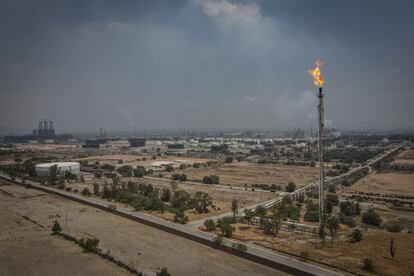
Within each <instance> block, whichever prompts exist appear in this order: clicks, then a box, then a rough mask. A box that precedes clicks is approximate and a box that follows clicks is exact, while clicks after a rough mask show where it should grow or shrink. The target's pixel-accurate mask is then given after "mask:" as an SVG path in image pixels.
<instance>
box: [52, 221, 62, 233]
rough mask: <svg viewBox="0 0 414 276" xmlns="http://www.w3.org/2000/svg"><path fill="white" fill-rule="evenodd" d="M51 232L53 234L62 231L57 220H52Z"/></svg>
mask: <svg viewBox="0 0 414 276" xmlns="http://www.w3.org/2000/svg"><path fill="white" fill-rule="evenodd" d="M52 232H53V234H55V235H56V234H59V233H60V232H62V228H61V227H60V224H59V222H58V221H57V220H55V221H54V223H53V226H52Z"/></svg>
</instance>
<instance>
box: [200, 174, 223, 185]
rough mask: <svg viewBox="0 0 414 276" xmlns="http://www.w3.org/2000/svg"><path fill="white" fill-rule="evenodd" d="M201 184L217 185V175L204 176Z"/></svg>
mask: <svg viewBox="0 0 414 276" xmlns="http://www.w3.org/2000/svg"><path fill="white" fill-rule="evenodd" d="M202 182H203V183H204V184H219V183H220V178H219V177H218V176H217V175H210V176H204V177H203V180H202Z"/></svg>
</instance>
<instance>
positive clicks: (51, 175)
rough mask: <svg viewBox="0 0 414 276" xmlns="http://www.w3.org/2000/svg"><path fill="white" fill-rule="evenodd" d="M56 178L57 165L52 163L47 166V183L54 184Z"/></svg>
mask: <svg viewBox="0 0 414 276" xmlns="http://www.w3.org/2000/svg"><path fill="white" fill-rule="evenodd" d="M57 179H58V167H57V165H53V166H51V167H50V168H49V176H48V179H47V181H48V184H49V185H51V186H55V185H56V181H57Z"/></svg>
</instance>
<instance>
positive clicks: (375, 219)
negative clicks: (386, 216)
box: [362, 208, 382, 226]
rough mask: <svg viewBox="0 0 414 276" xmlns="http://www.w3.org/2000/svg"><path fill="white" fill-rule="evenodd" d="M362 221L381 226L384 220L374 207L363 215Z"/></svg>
mask: <svg viewBox="0 0 414 276" xmlns="http://www.w3.org/2000/svg"><path fill="white" fill-rule="evenodd" d="M362 222H363V223H366V224H369V225H372V226H379V225H380V224H381V222H382V219H381V218H380V216H379V215H378V214H377V213H376V212H375V210H374V208H369V209H368V210H367V211H366V212H365V213H364V214H363V215H362Z"/></svg>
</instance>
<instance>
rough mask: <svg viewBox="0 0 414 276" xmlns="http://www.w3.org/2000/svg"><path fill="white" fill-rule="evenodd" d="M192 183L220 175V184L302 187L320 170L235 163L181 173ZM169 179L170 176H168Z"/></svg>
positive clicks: (186, 170)
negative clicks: (291, 183)
mask: <svg viewBox="0 0 414 276" xmlns="http://www.w3.org/2000/svg"><path fill="white" fill-rule="evenodd" d="M180 173H185V174H186V175H187V178H188V179H189V180H192V181H201V180H202V179H203V177H204V176H208V175H218V176H219V177H220V184H223V185H231V186H238V187H245V186H247V187H251V186H252V184H268V185H271V184H276V185H282V186H285V185H286V184H287V183H288V182H289V181H293V182H295V183H296V186H297V187H298V188H299V187H302V186H304V185H305V184H307V183H309V182H312V181H315V180H317V177H318V168H312V167H302V166H285V165H271V164H255V163H249V162H234V163H225V164H218V165H215V166H211V167H206V168H198V169H196V168H187V169H185V170H182V171H180ZM166 176H167V177H169V175H168V174H166Z"/></svg>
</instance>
